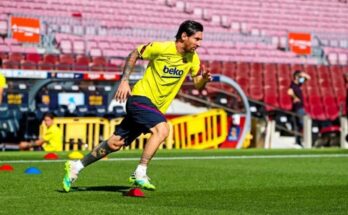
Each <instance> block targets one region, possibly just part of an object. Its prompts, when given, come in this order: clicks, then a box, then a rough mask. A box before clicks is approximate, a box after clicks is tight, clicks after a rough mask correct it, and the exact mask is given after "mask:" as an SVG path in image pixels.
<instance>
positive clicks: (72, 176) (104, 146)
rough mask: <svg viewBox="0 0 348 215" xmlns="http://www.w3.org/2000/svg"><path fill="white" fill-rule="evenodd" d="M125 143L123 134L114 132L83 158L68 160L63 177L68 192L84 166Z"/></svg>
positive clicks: (64, 186) (118, 148)
mask: <svg viewBox="0 0 348 215" xmlns="http://www.w3.org/2000/svg"><path fill="white" fill-rule="evenodd" d="M124 143H125V141H124V139H123V138H122V137H121V136H119V135H115V134H113V135H112V136H111V137H110V138H109V139H108V140H107V141H103V142H101V143H100V144H99V145H98V146H97V147H95V148H94V149H93V150H92V152H90V153H89V154H87V155H86V156H85V157H84V158H83V159H81V160H78V161H67V162H66V163H65V176H64V178H63V188H64V190H65V191H66V192H69V190H70V188H71V185H72V183H73V182H74V181H76V179H77V177H78V174H79V172H80V171H81V170H82V169H83V168H85V167H87V166H88V165H90V164H92V163H94V162H96V161H98V160H99V159H101V158H103V157H105V156H106V155H108V154H110V153H112V152H115V151H118V150H120V148H121V147H122V146H123V145H124Z"/></svg>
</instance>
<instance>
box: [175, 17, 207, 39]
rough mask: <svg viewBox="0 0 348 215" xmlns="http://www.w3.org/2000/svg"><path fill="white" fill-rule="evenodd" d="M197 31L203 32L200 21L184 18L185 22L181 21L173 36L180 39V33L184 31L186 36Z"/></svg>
mask: <svg viewBox="0 0 348 215" xmlns="http://www.w3.org/2000/svg"><path fill="white" fill-rule="evenodd" d="M199 31H200V32H203V25H202V24H201V23H199V22H196V21H193V20H186V21H185V22H183V23H181V25H180V27H179V30H178V33H176V36H175V38H176V40H179V39H181V35H182V33H184V32H185V33H186V34H187V36H188V37H190V36H192V35H193V34H195V33H197V32H199Z"/></svg>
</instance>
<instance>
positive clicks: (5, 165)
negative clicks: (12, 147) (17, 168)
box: [0, 164, 13, 171]
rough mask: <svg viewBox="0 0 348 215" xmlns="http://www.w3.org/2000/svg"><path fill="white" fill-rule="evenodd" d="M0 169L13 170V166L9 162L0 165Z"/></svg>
mask: <svg viewBox="0 0 348 215" xmlns="http://www.w3.org/2000/svg"><path fill="white" fill-rule="evenodd" d="M0 171H13V167H12V166H11V165H10V164H4V165H2V166H0Z"/></svg>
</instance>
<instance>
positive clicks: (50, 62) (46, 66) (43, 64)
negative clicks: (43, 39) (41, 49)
mask: <svg viewBox="0 0 348 215" xmlns="http://www.w3.org/2000/svg"><path fill="white" fill-rule="evenodd" d="M57 62H58V56H57V55H53V54H46V55H44V57H43V61H40V62H39V68H40V69H42V70H52V69H55V66H56V63H57Z"/></svg>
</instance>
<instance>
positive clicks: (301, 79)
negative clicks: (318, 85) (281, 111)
mask: <svg viewBox="0 0 348 215" xmlns="http://www.w3.org/2000/svg"><path fill="white" fill-rule="evenodd" d="M310 78H311V77H310V76H309V75H308V74H307V73H305V72H303V71H300V70H296V71H295V72H294V74H293V80H292V82H291V84H290V87H289V89H288V95H289V96H291V98H292V111H293V112H294V113H296V114H297V116H296V117H294V127H295V128H294V130H295V131H296V132H297V134H296V135H295V136H296V144H298V145H300V146H302V143H301V139H302V138H301V135H299V134H298V133H301V132H302V129H303V116H304V115H306V112H305V109H304V106H303V93H302V88H301V86H302V85H303V84H304V83H305V82H306V81H307V80H310Z"/></svg>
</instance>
